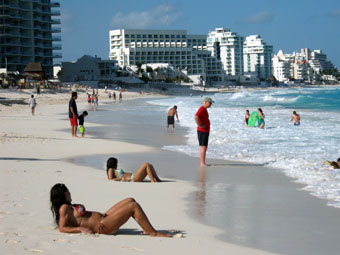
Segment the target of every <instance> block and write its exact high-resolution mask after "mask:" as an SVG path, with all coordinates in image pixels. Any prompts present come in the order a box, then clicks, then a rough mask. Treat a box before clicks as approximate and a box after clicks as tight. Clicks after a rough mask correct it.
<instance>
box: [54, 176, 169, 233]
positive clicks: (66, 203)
mask: <svg viewBox="0 0 340 255" xmlns="http://www.w3.org/2000/svg"><path fill="white" fill-rule="evenodd" d="M50 200H51V211H52V214H53V216H54V218H55V223H56V224H57V226H58V228H59V231H60V232H64V233H85V234H94V233H97V234H107V235H110V234H114V233H116V232H117V231H118V229H119V228H120V227H121V226H122V225H123V224H125V223H126V222H127V221H128V220H129V219H130V218H131V217H132V218H134V219H135V221H136V222H137V223H138V224H139V225H140V226H141V228H142V229H143V234H147V235H150V236H157V237H171V235H170V234H165V233H162V232H159V231H157V230H156V229H154V227H153V226H152V225H151V223H150V221H149V219H148V217H147V216H146V214H145V213H144V211H143V209H142V207H141V206H140V205H139V204H138V203H137V202H136V201H135V200H134V199H133V198H126V199H124V200H122V201H120V202H118V203H117V204H115V205H114V206H112V207H111V208H110V209H109V210H107V211H106V212H105V213H104V214H102V213H99V212H94V211H86V209H85V206H83V205H81V204H71V202H72V198H71V193H70V192H69V190H68V188H67V187H66V186H65V184H62V183H57V184H55V185H54V186H53V187H52V189H51V191H50Z"/></svg>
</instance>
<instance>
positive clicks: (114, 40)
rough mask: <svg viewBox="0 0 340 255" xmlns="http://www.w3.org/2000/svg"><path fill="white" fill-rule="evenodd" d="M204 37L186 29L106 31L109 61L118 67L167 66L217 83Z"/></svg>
mask: <svg viewBox="0 0 340 255" xmlns="http://www.w3.org/2000/svg"><path fill="white" fill-rule="evenodd" d="M206 38H207V37H206V35H189V34H187V31H186V30H142V29H118V30H111V31H110V59H112V60H117V61H118V64H119V65H120V66H122V67H123V66H130V65H136V64H137V63H141V64H148V63H150V64H151V63H168V64H171V65H172V66H174V67H176V68H178V69H181V70H186V71H187V73H188V75H196V76H202V78H203V79H204V80H207V81H209V80H211V81H215V80H221V64H220V62H219V61H218V60H217V59H216V58H215V57H212V56H211V54H210V52H209V51H207V43H206Z"/></svg>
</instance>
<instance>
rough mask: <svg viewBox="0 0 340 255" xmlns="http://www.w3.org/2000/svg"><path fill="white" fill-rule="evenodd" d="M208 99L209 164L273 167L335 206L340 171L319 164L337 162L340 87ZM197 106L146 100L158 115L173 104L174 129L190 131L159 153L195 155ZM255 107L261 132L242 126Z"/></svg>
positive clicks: (197, 101) (339, 203) (194, 101)
mask: <svg viewBox="0 0 340 255" xmlns="http://www.w3.org/2000/svg"><path fill="white" fill-rule="evenodd" d="M210 97H212V98H213V100H214V101H215V103H214V104H213V105H212V107H211V108H210V109H209V110H208V111H209V116H210V121H211V131H210V138H209V148H208V151H207V163H208V164H210V163H213V159H226V160H235V161H242V162H250V163H256V164H263V165H264V166H268V167H272V168H277V169H278V170H279V171H283V172H284V174H286V175H287V176H289V177H291V178H293V179H294V180H295V181H297V182H299V183H302V184H303V185H304V186H305V187H304V189H305V190H306V191H308V192H310V193H311V194H312V195H314V196H317V197H319V198H322V199H327V200H328V205H329V206H335V207H340V170H336V169H330V168H329V166H327V165H325V164H324V162H325V160H331V161H336V160H337V158H339V157H340V146H339V145H340V135H339V132H340V88H338V87H325V88H292V89H287V88H284V89H262V90H247V89H244V90H243V91H241V92H237V93H217V94H214V95H210ZM202 101H203V97H200V96H198V97H197V96H196V97H189V96H188V97H175V98H173V97H172V98H166V99H157V100H149V101H148V103H149V104H152V105H154V106H155V107H157V108H159V110H162V111H164V110H166V109H167V108H170V107H172V106H173V105H177V106H178V113H179V118H180V123H178V124H177V123H176V125H181V126H183V127H186V128H188V129H189V132H188V133H187V138H188V139H187V143H186V144H185V145H171V146H164V147H163V149H166V150H171V151H177V152H182V153H186V154H188V155H190V156H195V157H197V156H199V147H198V144H197V143H198V142H197V137H196V136H197V134H196V124H195V122H194V120H193V117H194V114H195V113H196V111H197V110H198V108H199V107H200V106H201V105H202ZM258 108H262V110H263V112H264V114H265V123H266V125H265V128H264V129H259V128H257V127H255V128H249V127H246V126H245V125H244V124H243V121H244V114H245V111H246V110H247V109H248V110H249V111H250V113H251V112H253V111H255V110H257V109H258ZM293 111H297V113H298V114H300V116H301V125H300V126H294V125H293V122H290V119H291V116H292V112H293Z"/></svg>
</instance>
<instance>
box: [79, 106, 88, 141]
mask: <svg viewBox="0 0 340 255" xmlns="http://www.w3.org/2000/svg"><path fill="white" fill-rule="evenodd" d="M87 115H88V113H87V111H84V112H83V113H82V114H81V115H80V116H79V117H78V120H79V132H80V133H81V137H84V136H85V128H84V121H85V120H84V118H85V116H87Z"/></svg>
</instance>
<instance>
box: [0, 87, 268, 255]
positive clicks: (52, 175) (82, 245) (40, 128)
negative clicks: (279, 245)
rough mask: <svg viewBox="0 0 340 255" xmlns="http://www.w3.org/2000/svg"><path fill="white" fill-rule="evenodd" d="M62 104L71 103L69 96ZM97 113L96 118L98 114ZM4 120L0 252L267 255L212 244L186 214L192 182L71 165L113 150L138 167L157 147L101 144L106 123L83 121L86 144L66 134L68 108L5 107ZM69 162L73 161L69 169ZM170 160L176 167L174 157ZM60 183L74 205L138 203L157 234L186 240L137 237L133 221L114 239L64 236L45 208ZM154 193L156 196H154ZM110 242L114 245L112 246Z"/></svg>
mask: <svg viewBox="0 0 340 255" xmlns="http://www.w3.org/2000/svg"><path fill="white" fill-rule="evenodd" d="M60 96H61V95H57V100H56V101H57V102H60ZM14 97H15V96H14ZM65 97H68V98H69V94H67V95H66V96H65ZM50 100H51V99H47V101H50ZM123 100H124V98H123ZM37 101H38V104H39V100H37ZM79 101H80V100H79ZM102 101H103V100H102ZM50 102H51V101H50ZM47 104H48V102H47ZM86 107H87V104H86V103H79V104H78V110H79V111H80V110H82V109H84V108H85V109H86ZM3 109H6V111H4V110H3ZM100 113H101V111H98V112H97V114H98V115H100ZM91 115H92V116H94V115H95V114H94V113H91ZM0 119H1V122H2V123H5V125H0V133H1V137H0V138H1V149H2V151H3V154H2V157H1V158H0V161H1V165H0V175H1V185H0V190H1V201H2V204H1V206H0V219H2V220H3V221H2V222H3V224H1V226H0V239H1V244H0V247H1V250H2V251H3V252H5V253H6V252H7V253H19V254H22V253H25V252H32V253H43V252H44V253H48V254H60V253H70V254H78V253H79V252H82V253H95V252H101V253H103V254H106V253H118V254H121V253H123V252H128V251H131V252H139V251H145V252H147V254H159V253H160V252H162V253H163V254H169V255H170V254H174V253H183V252H184V253H192V252H193V253H197V254H206V253H208V252H209V251H211V249H213V250H214V252H215V253H218V254H222V253H225V252H229V253H232V254H269V253H267V252H265V251H261V250H256V249H251V248H247V247H242V246H238V245H233V244H228V243H225V242H222V241H219V240H217V239H216V238H215V236H216V235H218V233H219V232H220V231H219V230H218V229H216V228H213V227H208V226H206V225H202V224H198V223H196V222H195V221H194V219H192V218H190V217H189V216H188V215H187V214H186V213H185V210H186V208H187V201H186V200H185V196H186V194H189V193H190V192H192V191H193V190H194V187H193V186H192V185H190V184H189V183H188V182H183V181H180V180H175V179H170V178H167V179H168V182H164V183H162V184H149V183H134V184H131V183H119V182H118V183H112V182H108V181H107V179H106V178H105V175H104V176H103V173H101V172H99V171H94V169H93V168H92V167H87V166H79V165H77V164H74V163H73V162H72V159H75V158H77V157H81V156H84V157H88V156H89V155H103V154H104V153H107V152H108V151H109V152H110V154H115V155H119V157H123V156H124V157H126V158H127V159H129V160H128V161H125V160H123V158H122V159H120V162H128V163H129V164H131V165H132V166H134V167H136V166H137V165H140V164H141V163H142V162H140V161H139V160H138V159H135V156H139V157H143V155H144V157H146V156H147V153H150V154H152V155H157V153H158V151H157V150H155V149H154V148H152V147H150V146H143V145H140V144H135V143H129V142H119V141H115V140H114V139H113V140H108V139H102V138H96V136H95V134H94V135H91V134H90V131H91V129H92V130H95V129H96V128H98V127H99V128H100V127H102V126H103V124H100V123H99V124H96V123H91V122H90V121H89V122H87V121H85V125H86V127H87V130H89V134H88V136H87V137H86V138H85V139H75V138H73V139H72V138H71V137H70V136H71V135H70V134H68V132H65V131H66V130H67V129H69V122H68V120H67V106H65V105H64V104H62V105H60V104H59V105H44V104H40V105H38V108H37V111H36V116H33V117H32V116H31V115H30V110H29V107H28V106H24V105H19V107H16V105H13V106H12V108H11V107H6V108H3V107H1V112H0ZM99 145H100V146H99ZM165 156H167V154H166V155H165ZM64 159H69V160H70V161H69V162H65V161H64ZM160 160H161V159H160ZM166 160H168V162H171V161H172V159H169V158H167V159H166ZM169 160H170V161H169ZM177 163H178V164H180V162H177ZM124 164H125V163H124ZM189 165H190V163H189ZM57 182H63V183H65V184H66V185H67V186H68V187H69V188H70V191H71V192H72V195H73V200H74V201H75V202H81V203H84V204H85V205H86V207H87V208H88V210H96V211H105V210H106V209H107V208H108V207H110V206H112V204H113V203H116V202H118V201H120V200H121V199H123V198H125V197H128V196H132V197H135V198H136V199H137V201H138V202H139V203H140V204H141V205H142V207H143V208H144V210H145V211H146V213H147V215H148V217H149V218H150V220H151V222H152V224H153V225H154V226H155V228H156V229H158V230H167V229H174V228H175V229H179V230H181V231H182V232H183V233H184V238H173V239H163V238H150V237H144V236H140V235H139V233H140V227H139V226H138V225H137V224H136V223H135V222H134V221H133V220H129V221H128V223H127V224H125V225H124V226H123V227H122V229H121V230H120V231H119V232H118V235H116V236H105V235H100V237H99V238H98V237H96V236H87V235H83V234H63V233H59V232H58V231H57V230H56V229H55V227H54V226H53V225H52V214H51V212H50V210H49V206H48V204H49V203H48V194H49V189H50V188H51V187H52V186H53V185H54V184H55V183H57ZM155 189H157V192H154V191H155ZM98 198H100V199H98ZM164 219H166V220H164ZM178 219H181V220H178ZM108 242H110V244H112V245H108Z"/></svg>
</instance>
